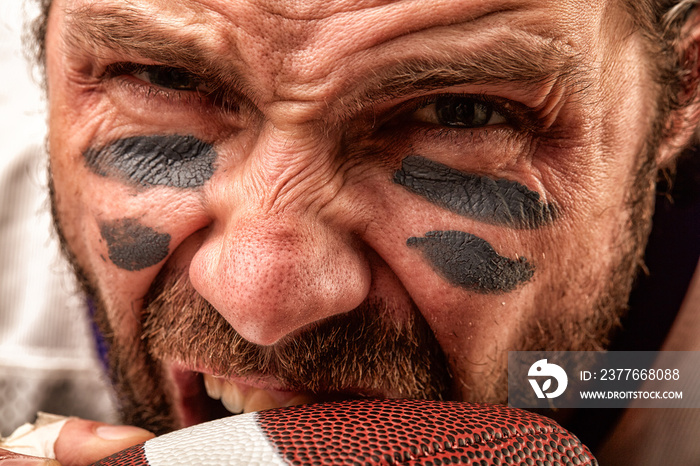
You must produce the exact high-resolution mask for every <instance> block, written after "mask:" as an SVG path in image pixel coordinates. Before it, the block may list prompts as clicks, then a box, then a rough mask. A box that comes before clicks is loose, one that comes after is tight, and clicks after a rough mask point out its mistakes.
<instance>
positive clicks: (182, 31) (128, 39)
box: [62, 4, 590, 119]
mask: <svg viewBox="0 0 700 466" xmlns="http://www.w3.org/2000/svg"><path fill="white" fill-rule="evenodd" d="M66 17H67V24H68V27H67V28H65V29H64V30H63V31H62V35H63V40H64V42H65V43H66V45H68V46H69V47H77V48H80V49H83V50H87V51H89V52H91V53H92V54H93V55H98V54H99V53H100V50H104V49H107V50H115V51H118V52H121V53H124V54H127V55H128V54H137V55H138V56H140V57H142V58H144V59H149V60H153V61H155V62H158V63H162V64H167V65H169V66H174V67H179V68H183V69H186V70H188V71H190V72H191V73H193V74H196V75H198V76H200V77H202V78H203V79H205V80H207V82H208V84H210V85H212V86H214V87H216V88H218V89H223V90H225V91H226V93H229V92H230V93H231V94H232V95H235V96H236V98H237V99H240V98H241V96H246V97H248V98H250V99H251V100H254V95H253V91H252V89H253V86H251V85H249V84H250V83H246V76H245V73H244V72H243V71H242V70H243V69H244V68H243V67H244V64H243V63H242V62H237V61H236V60H235V58H232V57H231V56H228V55H227V56H226V57H224V58H222V56H221V55H220V54H218V53H216V51H215V50H213V49H212V48H211V47H210V46H207V44H205V43H203V42H202V41H201V27H200V26H199V25H197V26H196V27H194V28H185V27H178V25H175V24H169V23H167V22H164V21H162V20H161V21H159V20H154V18H153V17H152V16H149V15H147V14H146V13H144V12H142V11H140V10H138V9H136V8H130V7H128V6H116V5H105V4H102V5H99V6H93V5H89V6H85V7H82V8H78V9H74V10H70V11H68V12H67V14H66ZM202 27H206V25H205V26H202ZM589 71H590V70H588V69H587V68H586V67H585V66H584V65H583V61H582V60H581V59H580V57H579V56H578V54H577V53H575V52H574V51H573V50H572V48H571V47H569V46H567V45H566V44H565V43H563V42H561V41H558V40H554V39H548V38H545V37H542V36H538V35H534V34H530V33H527V32H524V31H508V33H507V34H506V35H503V34H501V35H498V36H495V37H493V38H492V39H491V40H489V41H486V42H485V45H483V46H480V47H474V48H468V49H465V50H462V49H459V50H457V49H450V50H435V51H433V52H431V53H426V54H425V56H421V57H416V58H408V59H397V60H392V61H388V62H387V63H385V64H383V65H379V66H378V67H377V68H375V69H374V70H373V72H372V74H371V75H370V76H362V77H361V78H362V79H361V81H359V78H358V82H356V83H354V84H353V85H351V86H346V89H348V91H347V92H346V93H345V94H344V95H340V96H338V97H337V99H334V100H333V101H332V106H333V107H335V109H334V110H335V112H336V113H338V114H342V115H347V114H352V113H354V112H355V111H359V110H360V109H362V108H366V107H368V106H372V105H376V104H377V103H378V102H382V101H387V100H390V99H393V98H397V97H401V96H405V95H411V94H416V93H419V92H425V91H430V90H436V89H443V88H448V87H452V86H458V85H469V84H472V85H479V84H492V85H497V84H504V83H521V84H523V85H525V84H529V85H542V86H544V85H546V84H548V83H552V82H558V83H560V84H562V82H564V83H566V82H568V83H569V84H571V83H572V82H573V83H574V85H571V88H572V89H573V88H576V89H577V91H581V90H582V89H585V88H586V85H585V81H586V76H587V74H588V72H589ZM567 87H568V86H567ZM329 103H331V102H329ZM341 119H342V118H341Z"/></svg>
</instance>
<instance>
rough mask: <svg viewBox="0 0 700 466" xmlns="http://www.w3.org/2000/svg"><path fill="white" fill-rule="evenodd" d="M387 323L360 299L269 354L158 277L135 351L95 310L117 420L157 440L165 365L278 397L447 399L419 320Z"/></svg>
mask: <svg viewBox="0 0 700 466" xmlns="http://www.w3.org/2000/svg"><path fill="white" fill-rule="evenodd" d="M389 315H392V313H391V312H390V310H388V308H387V305H386V303H384V302H383V301H382V300H368V301H366V302H364V303H363V304H362V305H360V306H359V307H358V308H356V309H355V310H353V311H351V312H349V313H345V314H341V315H336V316H333V317H330V318H328V319H326V320H323V321H321V322H318V323H316V324H314V325H313V326H310V327H308V328H306V329H302V330H301V331H299V332H297V333H296V334H294V335H292V336H287V337H285V338H284V339H282V340H280V341H279V342H277V343H275V344H274V345H270V346H261V345H256V344H253V343H250V342H248V341H247V340H245V339H244V338H242V337H241V336H240V335H239V334H238V332H236V330H235V329H234V328H233V327H231V325H230V324H229V323H228V322H227V321H226V320H225V319H224V318H223V317H222V316H221V314H220V313H219V312H218V311H217V310H216V309H215V308H214V307H213V306H211V304H209V303H208V302H207V301H206V300H204V299H203V298H202V297H201V296H200V295H199V294H198V293H197V292H196V291H195V290H194V288H193V287H192V286H191V284H190V282H189V279H188V278H187V274H186V273H177V272H168V271H166V270H165V269H164V270H163V271H162V272H161V274H160V275H159V276H158V278H157V279H156V280H155V281H154V283H153V285H152V286H151V290H150V291H149V293H148V295H147V296H146V298H145V303H144V310H143V311H142V314H141V327H142V332H141V338H140V341H139V342H137V343H136V344H134V345H118V344H117V339H115V338H114V337H113V335H114V332H113V331H112V329H111V324H110V322H109V320H108V318H107V312H106V309H105V308H104V306H103V305H100V304H99V301H98V302H97V306H96V311H95V318H96V322H97V324H98V327H99V328H100V329H101V332H102V333H103V335H106V336H107V337H108V338H107V339H108V345H109V347H110V350H109V367H110V369H111V372H112V374H111V376H112V380H113V384H114V386H115V390H116V392H117V395H118V397H119V402H120V405H121V408H122V412H123V414H124V418H125V419H124V420H125V422H127V423H129V424H133V425H138V426H141V427H144V428H146V429H149V430H151V431H153V432H156V433H165V432H167V431H170V430H173V429H175V428H177V427H179V426H178V421H177V419H175V416H174V415H173V412H174V410H173V402H172V398H173V397H172V394H170V393H168V390H167V388H166V387H167V385H168V384H167V381H166V379H167V376H166V374H164V372H163V367H164V364H163V362H164V361H178V362H179V363H182V364H184V365H185V366H188V367H205V368H207V370H209V371H211V372H213V373H215V374H217V376H222V377H226V378H229V377H246V376H252V377H258V376H272V377H274V378H275V380H276V381H277V382H279V383H280V384H281V385H282V386H284V387H285V390H289V391H298V392H305V393H310V394H313V395H332V396H340V397H343V396H344V397H349V396H353V397H357V396H363V397H387V396H388V397H392V398H414V399H433V400H440V399H445V398H448V397H449V389H450V385H451V384H450V370H449V367H448V364H447V360H446V358H445V355H444V353H443V351H442V350H441V348H440V345H439V344H438V342H437V340H436V338H435V336H434V334H433V332H432V331H431V329H430V327H429V326H428V324H427V323H426V322H425V320H424V319H423V317H422V316H421V314H420V313H419V312H417V311H415V310H414V312H412V313H411V314H410V316H409V317H408V318H404V319H402V320H401V321H398V320H395V319H391V318H389V317H387V316H389ZM110 336H112V337H111V338H110Z"/></svg>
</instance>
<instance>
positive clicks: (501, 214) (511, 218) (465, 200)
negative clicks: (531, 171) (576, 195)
mask: <svg viewBox="0 0 700 466" xmlns="http://www.w3.org/2000/svg"><path fill="white" fill-rule="evenodd" d="M394 182H395V183H397V184H400V185H401V186H404V187H405V188H407V189H408V190H409V191H411V192H413V193H415V194H418V195H419V196H422V197H424V198H425V199H427V200H428V201H430V202H432V203H433V204H436V205H438V206H440V207H443V208H445V209H448V210H450V211H452V212H455V213H457V214H459V215H463V216H465V217H470V218H473V219H476V220H480V221H483V222H487V223H492V224H496V225H505V226H508V227H511V228H523V229H531V228H538V227H541V226H544V225H547V224H548V223H550V222H551V221H552V220H554V218H555V214H556V210H555V208H554V206H553V205H551V204H544V203H542V202H541V201H540V195H539V194H538V193H536V192H534V191H531V190H529V189H528V188H527V187H525V186H523V185H522V184H520V183H517V182H515V181H509V180H494V179H492V178H489V177H486V176H477V175H471V174H468V173H462V172H460V171H458V170H455V169H453V168H450V167H448V166H446V165H443V164H441V163H438V162H435V161H432V160H429V159H427V158H425V157H420V156H409V157H406V158H405V159H404V160H403V163H402V165H401V169H400V170H398V171H396V173H395V174H394Z"/></svg>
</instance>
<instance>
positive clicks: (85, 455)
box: [54, 418, 154, 466]
mask: <svg viewBox="0 0 700 466" xmlns="http://www.w3.org/2000/svg"><path fill="white" fill-rule="evenodd" d="M153 437H154V435H153V434H152V433H150V432H149V431H147V430H144V429H140V428H138V427H133V426H113V425H110V424H104V423H102V422H96V421H87V420H84V419H77V418H71V419H69V420H68V421H67V422H66V424H65V425H64V426H63V428H62V429H61V432H60V434H59V436H58V439H57V440H56V443H55V444H54V451H55V453H56V459H57V460H58V461H60V462H61V464H62V465H63V466H85V465H89V464H92V463H94V462H95V461H98V460H100V459H102V458H104V457H105V456H109V455H111V454H114V453H117V452H119V451H121V450H123V449H125V448H128V447H130V446H132V445H136V444H138V443H142V442H145V441H146V440H149V439H151V438H153Z"/></svg>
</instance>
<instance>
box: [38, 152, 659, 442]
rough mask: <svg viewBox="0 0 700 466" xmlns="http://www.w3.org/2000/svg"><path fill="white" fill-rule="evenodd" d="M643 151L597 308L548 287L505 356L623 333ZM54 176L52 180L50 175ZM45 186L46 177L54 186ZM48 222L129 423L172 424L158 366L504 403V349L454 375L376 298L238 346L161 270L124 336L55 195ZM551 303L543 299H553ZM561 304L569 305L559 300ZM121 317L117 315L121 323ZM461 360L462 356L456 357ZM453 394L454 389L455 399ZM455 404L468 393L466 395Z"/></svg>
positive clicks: (648, 167)
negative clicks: (64, 226) (66, 228)
mask: <svg viewBox="0 0 700 466" xmlns="http://www.w3.org/2000/svg"><path fill="white" fill-rule="evenodd" d="M654 153H655V152H654V150H653V148H652V147H651V146H650V145H647V148H646V150H645V151H643V153H642V154H640V157H638V166H637V167H635V173H634V176H633V180H634V182H633V183H632V186H631V189H630V190H629V193H628V198H627V199H626V204H627V205H628V213H629V214H628V217H627V219H626V221H625V222H624V223H623V224H622V225H620V228H619V234H618V237H617V238H616V241H615V245H616V246H617V248H616V249H613V250H615V251H617V252H616V257H615V258H614V260H613V261H612V262H613V266H612V267H610V268H609V270H608V271H607V273H604V274H603V276H601V275H600V274H599V275H598V276H597V277H596V280H595V281H596V282H597V283H600V284H602V286H599V287H598V289H596V290H595V295H596V299H595V303H594V305H593V306H592V308H590V307H589V308H587V309H575V308H566V307H564V308H562V307H561V306H560V307H558V308H557V307H556V306H555V305H553V304H552V302H551V300H552V297H555V299H556V298H561V297H566V296H567V295H569V294H571V293H575V292H576V291H578V292H579V293H580V292H581V291H580V290H574V291H572V290H570V289H569V282H568V280H567V279H566V277H562V278H561V280H558V281H557V283H554V284H552V286H551V288H550V289H549V290H547V293H544V294H546V295H547V296H546V297H543V298H541V299H542V301H541V302H536V303H534V305H535V306H538V308H540V309H548V312H547V313H546V314H547V316H548V317H547V318H543V319H538V320H537V321H536V322H529V323H528V324H527V325H526V326H525V327H523V328H522V329H521V330H520V331H519V334H520V337H519V338H518V340H517V341H516V342H515V343H514V344H513V347H512V348H508V350H516V351H535V350H537V351H540V350H541V351H555V350H556V351H586V350H601V349H604V348H605V346H606V345H607V343H608V341H609V338H610V334H611V332H612V331H613V330H614V329H615V328H617V327H618V326H619V319H620V317H621V316H622V315H623V314H624V313H625V312H626V310H627V301H628V299H629V294H630V292H631V288H632V285H633V281H634V277H635V275H636V271H637V270H638V268H639V266H640V265H642V264H643V261H642V258H643V254H644V247H645V244H646V240H647V238H648V234H649V231H650V227H651V214H652V212H653V201H654V180H655V176H656V167H655V164H654V156H653V155H654ZM49 179H50V180H51V178H50V177H49ZM50 183H51V184H52V182H51V181H50ZM51 194H52V196H51V198H52V206H53V211H54V222H55V225H56V229H57V231H58V234H59V238H60V239H61V242H62V245H63V250H64V253H65V254H66V256H67V257H68V259H69V261H70V262H71V263H72V264H73V267H74V269H75V271H76V274H77V276H78V278H79V281H80V283H81V284H82V285H83V288H84V290H85V292H86V293H87V295H88V296H89V297H90V299H91V300H92V301H93V303H94V304H95V313H94V314H95V315H94V318H95V322H96V324H97V327H98V329H99V333H100V334H101V335H102V336H103V337H104V338H105V340H106V342H107V345H108V347H109V351H108V366H109V369H110V376H111V378H112V381H113V384H114V387H115V392H116V395H117V398H118V402H119V404H120V407H121V412H122V415H123V420H124V422H126V423H128V424H132V425H137V426H140V427H143V428H145V429H148V430H150V431H152V432H154V433H156V434H162V433H165V432H168V431H170V430H173V429H175V428H178V427H179V425H178V420H177V419H176V415H175V414H174V408H173V407H174V402H173V394H172V393H170V392H169V390H168V388H167V387H168V383H169V382H168V376H167V374H166V373H165V370H164V362H166V361H172V360H175V361H179V362H182V363H184V364H185V365H187V366H189V367H205V368H207V369H208V370H210V371H212V372H213V373H215V374H217V375H220V376H223V377H231V376H236V377H244V376H246V375H255V376H272V377H274V378H275V379H276V380H278V381H279V382H280V383H281V384H282V385H284V386H285V387H287V388H288V389H289V390H290V391H300V392H308V393H312V394H333V393H334V394H338V395H340V396H342V395H344V394H345V395H348V396H358V394H359V395H361V396H382V397H386V396H391V397H401V398H421V399H446V398H455V397H457V395H456V394H457V393H468V394H469V395H468V396H467V399H463V401H479V402H500V403H503V402H505V401H506V400H507V351H502V352H501V354H499V355H494V356H493V357H494V359H493V361H492V364H490V365H489V367H488V368H487V369H486V372H481V373H478V374H475V373H474V374H469V373H468V374H463V373H460V374H458V375H456V376H455V378H454V379H453V378H452V375H451V374H456V373H457V372H456V371H453V372H452V373H451V371H450V362H451V363H452V364H453V365H454V364H455V360H456V359H458V358H455V360H452V361H450V362H448V360H447V358H446V356H445V354H444V352H443V350H442V349H441V348H440V345H439V344H438V342H437V339H436V337H435V335H434V333H433V332H432V330H431V328H430V327H429V325H428V324H427V323H426V321H425V319H424V318H423V316H422V315H421V313H420V312H419V310H418V309H415V306H414V309H412V310H411V312H409V313H408V317H404V318H402V319H401V321H398V320H395V319H394V318H392V317H390V316H396V315H406V314H407V313H404V312H396V311H394V310H392V309H390V308H388V305H387V303H386V302H384V301H383V300H381V299H374V300H368V301H366V302H364V303H363V304H362V305H361V306H360V307H358V308H357V309H355V310H353V311H351V312H349V313H346V314H342V315H337V316H334V317H331V318H328V319H326V320H323V321H321V322H318V323H316V324H314V325H312V326H310V327H307V328H305V329H302V330H301V331H299V332H297V333H295V334H293V335H290V336H287V337H285V338H284V339H282V340H281V341H279V342H278V343H276V344H274V345H271V346H259V345H255V344H252V343H250V342H248V341H246V340H245V339H243V338H242V337H241V336H240V335H239V334H238V333H237V332H236V331H235V329H233V328H232V327H231V326H230V324H229V323H228V322H227V321H226V320H225V319H224V318H223V317H222V316H221V314H219V313H218V311H216V309H215V308H213V307H212V306H211V305H210V304H209V303H208V302H207V301H205V300H204V299H203V298H202V297H201V296H200V295H199V294H198V293H197V292H196V291H195V290H194V288H193V287H192V286H191V284H190V283H189V280H188V278H187V274H186V272H184V271H179V272H178V271H173V270H169V269H168V267H167V266H166V267H164V268H163V270H162V271H161V273H160V274H159V275H158V277H157V279H156V280H155V281H154V282H153V284H152V285H151V288H150V291H149V293H148V294H147V296H146V297H145V299H144V305H143V310H142V311H141V313H140V314H139V317H140V320H141V335H140V337H138V338H136V339H135V341H130V342H127V341H124V338H119V334H120V333H119V329H118V328H113V326H112V322H113V321H112V320H110V317H109V316H110V315H111V311H109V310H108V309H107V308H106V306H105V304H104V301H103V300H102V299H101V298H100V293H99V290H97V289H96V287H94V286H93V284H92V282H91V280H89V279H88V278H87V277H88V276H87V274H85V273H84V271H82V270H81V269H80V267H79V266H78V263H77V261H76V260H75V258H74V257H73V255H72V254H71V250H70V248H69V245H68V243H67V242H66V241H65V239H64V237H63V235H62V234H61V228H60V219H58V217H57V216H56V207H55V195H54V193H53V189H51ZM548 300H549V301H548ZM559 302H569V303H572V302H573V303H575V302H576V301H575V300H572V299H569V300H564V299H561V301H559ZM117 321H118V319H117ZM461 357H465V355H461ZM456 387H459V392H458V389H457V388H456ZM462 398H464V397H463V396H462Z"/></svg>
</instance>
